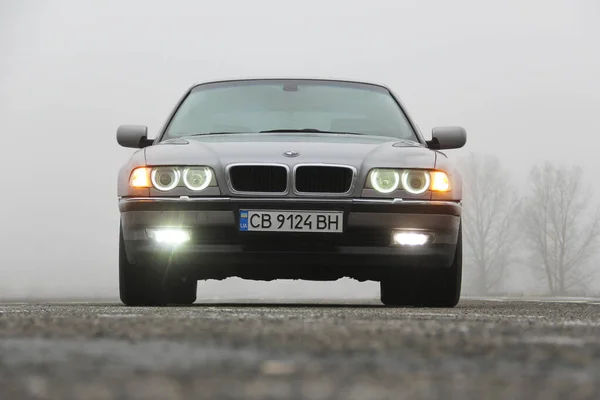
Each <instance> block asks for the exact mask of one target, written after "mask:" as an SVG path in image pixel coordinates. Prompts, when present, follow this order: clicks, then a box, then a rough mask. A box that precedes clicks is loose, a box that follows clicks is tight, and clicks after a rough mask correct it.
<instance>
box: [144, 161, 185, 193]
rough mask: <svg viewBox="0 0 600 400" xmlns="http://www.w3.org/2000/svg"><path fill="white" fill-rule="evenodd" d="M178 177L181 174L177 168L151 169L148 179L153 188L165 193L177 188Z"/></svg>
mask: <svg viewBox="0 0 600 400" xmlns="http://www.w3.org/2000/svg"><path fill="white" fill-rule="evenodd" d="M180 175H181V174H180V173H179V170H178V169H177V168H174V167H159V168H154V169H152V174H151V175H150V177H151V179H152V184H153V185H154V187H155V188H157V189H158V190H161V191H163V192H166V191H169V190H172V189H174V188H175V187H177V185H178V184H179V178H180Z"/></svg>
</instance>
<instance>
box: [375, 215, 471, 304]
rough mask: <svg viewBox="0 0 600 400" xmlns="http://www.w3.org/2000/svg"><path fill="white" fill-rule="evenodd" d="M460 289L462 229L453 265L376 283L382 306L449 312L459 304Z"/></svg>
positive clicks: (407, 273)
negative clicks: (438, 309)
mask: <svg viewBox="0 0 600 400" xmlns="http://www.w3.org/2000/svg"><path fill="white" fill-rule="evenodd" d="M461 285H462V226H459V231H458V242H457V243H456V251H455V254H454V261H453V262H452V265H451V266H450V267H449V268H444V269H442V270H440V269H438V270H421V271H410V272H406V273H404V274H402V273H401V274H400V275H397V276H393V277H392V276H390V277H387V278H384V279H383V280H382V281H381V282H380V288H381V302H382V303H383V304H385V305H386V306H414V307H440V308H452V307H455V306H456V305H457V304H458V301H459V300H460V291H461Z"/></svg>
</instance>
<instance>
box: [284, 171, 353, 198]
mask: <svg viewBox="0 0 600 400" xmlns="http://www.w3.org/2000/svg"><path fill="white" fill-rule="evenodd" d="M353 178H354V171H353V170H352V169H351V168H349V167H338V166H321V165H303V166H298V167H297V168H296V176H295V179H296V181H295V185H296V191H298V192H301V193H329V194H343V193H347V192H348V191H349V190H350V189H351V187H352V180H353Z"/></svg>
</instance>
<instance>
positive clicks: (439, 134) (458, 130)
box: [427, 126, 467, 150]
mask: <svg viewBox="0 0 600 400" xmlns="http://www.w3.org/2000/svg"><path fill="white" fill-rule="evenodd" d="M466 143H467V131H465V128H463V127H461V126H440V127H437V128H433V129H432V131H431V140H428V141H427V146H428V147H429V148H430V149H434V150H448V149H459V148H461V147H463V146H464V145H465V144H466Z"/></svg>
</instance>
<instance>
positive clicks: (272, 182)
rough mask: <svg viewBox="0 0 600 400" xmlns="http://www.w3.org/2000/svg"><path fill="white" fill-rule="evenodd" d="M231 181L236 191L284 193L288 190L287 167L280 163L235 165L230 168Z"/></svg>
mask: <svg viewBox="0 0 600 400" xmlns="http://www.w3.org/2000/svg"><path fill="white" fill-rule="evenodd" d="M228 174H229V181H230V184H231V188H232V189H233V191H235V192H243V193H284V192H286V190H287V175H288V173H287V168H285V167H283V166H278V165H234V166H232V167H230V168H229V171H228Z"/></svg>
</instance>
